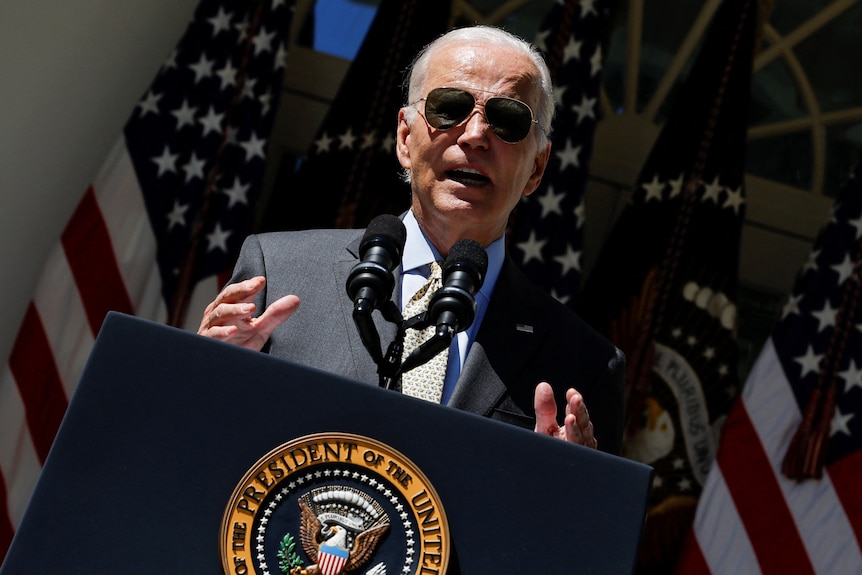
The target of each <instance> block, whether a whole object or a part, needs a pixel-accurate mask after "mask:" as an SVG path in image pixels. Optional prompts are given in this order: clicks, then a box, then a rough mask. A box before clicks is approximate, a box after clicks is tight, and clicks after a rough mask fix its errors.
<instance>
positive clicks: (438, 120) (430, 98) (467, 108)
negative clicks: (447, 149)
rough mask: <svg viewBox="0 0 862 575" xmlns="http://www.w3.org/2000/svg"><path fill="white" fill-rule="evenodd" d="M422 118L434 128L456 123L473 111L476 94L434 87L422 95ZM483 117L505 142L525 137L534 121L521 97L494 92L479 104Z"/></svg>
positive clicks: (511, 142)
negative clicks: (516, 97)
mask: <svg viewBox="0 0 862 575" xmlns="http://www.w3.org/2000/svg"><path fill="white" fill-rule="evenodd" d="M423 100H424V101H425V114H424V117H425V121H426V122H428V125H429V126H431V127H432V128H434V129H436V130H448V129H450V128H454V127H455V126H457V125H459V124H460V123H461V122H463V121H464V120H466V119H467V118H468V117H470V115H471V114H472V113H473V110H474V109H475V108H476V98H475V97H474V96H473V94H471V93H470V92H468V91H466V90H462V89H461V88H434V89H433V90H431V91H430V92H428V95H427V96H425V97H424V98H420V99H419V101H420V102H421V101H423ZM482 107H483V108H484V111H483V115H484V116H485V121H486V122H487V123H488V125H489V126H490V127H491V130H492V131H493V132H494V133H495V134H497V137H498V138H500V139H501V140H503V141H504V142H506V143H508V144H517V143H518V142H520V141H521V140H523V139H524V138H526V137H527V135H528V134H529V133H530V128H532V127H533V124H536V125H538V124H539V121H538V120H535V119H533V110H531V109H530V107H529V106H528V105H527V104H525V103H524V102H521V101H520V100H516V99H514V98H507V97H505V96H493V97H491V98H488V99H487V100H485V103H484V104H483V106H482Z"/></svg>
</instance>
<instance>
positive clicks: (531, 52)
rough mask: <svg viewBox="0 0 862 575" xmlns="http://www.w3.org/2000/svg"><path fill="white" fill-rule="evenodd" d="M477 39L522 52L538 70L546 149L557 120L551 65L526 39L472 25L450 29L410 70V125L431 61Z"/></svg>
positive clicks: (538, 114)
mask: <svg viewBox="0 0 862 575" xmlns="http://www.w3.org/2000/svg"><path fill="white" fill-rule="evenodd" d="M477 40H478V41H481V42H482V43H484V44H487V45H491V46H497V47H503V48H512V49H515V50H517V51H519V52H522V53H523V54H525V55H526V56H528V57H529V58H530V60H532V62H533V64H534V65H535V66H536V70H537V71H538V73H539V83H540V86H539V87H540V88H541V94H540V98H539V105H538V109H537V110H536V111H535V114H536V119H537V120H538V121H539V127H540V128H541V129H540V130H538V132H539V136H538V138H539V139H538V142H539V145H540V147H541V146H544V145H545V144H546V143H547V142H548V137H549V136H550V134H551V122H552V121H553V119H554V90H553V84H552V83H551V72H550V71H549V70H548V65H547V64H546V63H545V59H544V57H543V56H542V53H541V52H539V50H538V48H536V47H535V46H533V45H532V44H530V43H529V42H527V41H526V40H524V39H523V38H519V37H518V36H515V35H514V34H511V33H509V32H506V31H505V30H502V29H500V28H495V27H493V26H470V27H467V28H456V29H455V30H450V31H449V32H447V33H446V34H443V35H442V36H440V37H439V38H437V39H436V40H434V41H433V42H431V43H430V44H428V45H427V46H425V47H424V48H423V49H422V50H421V51H420V52H419V54H418V55H417V56H416V58H415V59H414V60H413V63H412V64H411V65H410V68H409V69H408V72H407V78H406V81H405V85H406V88H407V103H406V104H405V108H406V110H405V115H406V117H407V122H408V123H412V122H413V120H414V119H415V117H416V113H417V110H416V108H414V107H413V106H411V104H413V103H415V102H417V101H418V100H419V99H420V98H422V97H423V96H425V94H422V93H420V90H422V88H423V86H424V84H425V79H426V77H427V75H428V63H429V61H430V60H431V56H433V55H434V53H435V52H437V51H438V50H440V49H441V48H444V47H446V46H449V45H450V44H456V43H458V42H465V41H470V42H475V41H477Z"/></svg>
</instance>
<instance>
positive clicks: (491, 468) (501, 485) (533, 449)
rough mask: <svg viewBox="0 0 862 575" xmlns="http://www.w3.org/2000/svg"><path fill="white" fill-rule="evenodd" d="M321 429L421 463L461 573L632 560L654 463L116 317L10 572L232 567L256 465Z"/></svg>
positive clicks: (628, 566) (0, 570)
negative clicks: (235, 533)
mask: <svg viewBox="0 0 862 575" xmlns="http://www.w3.org/2000/svg"><path fill="white" fill-rule="evenodd" d="M321 433H339V434H342V433H343V434H356V435H360V436H363V437H368V438H373V440H375V441H379V442H381V443H382V444H385V445H387V446H389V447H391V448H392V449H394V450H397V451H398V452H400V453H401V454H403V455H404V456H405V457H407V458H409V460H410V461H412V462H413V463H414V464H415V465H416V466H417V467H418V468H419V469H421V471H422V472H423V473H424V474H425V477H426V478H427V480H428V481H429V482H430V483H431V484H432V485H433V487H434V488H435V489H436V493H437V495H438V496H439V500H440V502H441V503H442V506H443V508H444V509H445V514H446V518H447V520H448V527H449V535H450V541H451V550H452V557H451V559H450V560H449V570H448V572H449V573H463V574H469V575H487V574H489V573H495V574H505V573H513V574H514V573H518V574H521V573H550V574H558V573H596V574H602V575H604V574H616V573H631V572H632V571H633V568H634V565H635V559H636V554H637V547H638V544H639V539H640V534H641V530H642V527H643V524H644V520H645V516H646V503H647V495H648V490H649V484H650V480H651V474H652V470H651V468H649V467H647V466H645V465H641V464H638V463H635V462H632V461H628V460H625V459H623V458H619V457H614V456H611V455H608V454H605V453H601V452H597V451H593V450H589V449H586V448H583V447H580V446H575V445H569V444H566V443H565V442H562V441H558V440H554V439H551V438H548V437H542V436H539V435H537V434H534V433H531V432H528V431H525V430H522V429H519V428H516V427H513V426H509V425H506V424H502V423H498V422H495V421H491V420H488V419H485V418H482V417H479V416H475V415H473V414H469V413H465V412H461V411H459V410H455V409H451V408H447V407H441V406H438V405H432V404H428V403H426V402H423V401H419V400H416V399H413V398H409V397H404V396H402V395H400V394H398V393H395V392H392V391H388V390H384V389H381V388H378V387H375V386H372V385H367V384H362V383H357V382H354V381H350V380H347V379H344V378H340V377H337V376H334V375H332V374H328V373H324V372H321V371H316V370H312V369H309V368H306V367H303V366H299V365H295V364H292V363H289V362H285V361H282V360H279V359H276V358H272V357H270V356H267V355H265V354H261V353H257V352H250V351H248V350H244V349H240V348H237V347H235V346H231V345H228V344H223V343H221V342H218V341H213V340H209V339H206V338H202V337H199V336H197V335H194V334H190V333H187V332H183V331H181V330H178V329H174V328H169V327H165V326H162V325H159V324H155V323H151V322H147V321H144V320H140V319H136V318H132V317H129V316H124V315H121V314H116V313H112V314H109V316H108V317H107V318H106V321H105V323H104V326H103V327H102V330H101V332H100V334H99V337H98V338H97V341H96V345H95V348H94V349H93V352H92V354H91V356H90V359H89V361H88V363H87V366H86V369H85V372H84V375H83V377H82V379H81V382H80V383H79V385H78V388H77V390H76V392H75V394H74V396H73V398H72V400H71V402H70V405H69V409H68V411H67V413H66V416H65V419H64V420H63V423H62V425H61V427H60V430H59V432H58V434H57V438H56V440H55V443H54V446H53V448H52V450H51V453H50V455H49V457H48V459H47V461H46V463H45V466H44V469H43V471H42V474H41V476H40V478H39V481H38V484H37V486H36V489H35V492H34V494H33V497H32V500H31V502H30V504H29V506H28V508H27V511H26V513H25V516H24V518H23V521H22V523H21V525H20V527H19V529H18V531H17V532H16V535H15V538H14V540H13V542H12V545H11V547H10V549H9V552H8V554H7V556H6V559H5V561H4V563H3V564H2V567H0V575H24V574H60V573H62V574H65V575H71V574H77V573H80V574H88V575H93V574H106V575H108V574H110V575H115V574H118V573H123V574H126V575H132V574H152V573H182V574H196V573H201V574H212V575H218V574H220V573H223V572H224V570H223V567H222V560H221V555H220V529H221V524H222V521H223V516H224V514H225V509H226V507H227V505H228V502H229V500H230V499H231V496H232V494H233V493H234V491H235V489H236V488H237V485H238V484H239V483H240V480H241V479H242V478H243V476H244V474H246V473H247V471H248V470H249V469H250V468H252V467H253V466H254V465H255V463H256V462H257V461H258V460H259V459H260V458H261V457H262V456H263V455H264V454H267V453H268V452H270V451H271V450H273V449H275V448H277V447H278V446H279V445H282V444H284V443H285V442H289V441H291V440H293V439H295V438H299V437H304V436H308V435H310V434H321ZM239 571H241V569H238V571H237V572H239ZM268 572H270V573H272V574H273V575H281V571H279V570H278V568H277V567H276V566H274V565H271V566H270V570H269V571H268ZM354 572H355V573H363V574H364V573H366V570H364V569H357V570H355V571H354ZM418 572H419V571H417V573H418ZM390 575H392V574H391V572H390Z"/></svg>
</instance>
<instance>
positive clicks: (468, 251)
mask: <svg viewBox="0 0 862 575" xmlns="http://www.w3.org/2000/svg"><path fill="white" fill-rule="evenodd" d="M456 269H463V270H465V271H470V272H472V273H474V274H476V273H477V274H478V277H477V278H476V283H477V285H476V290H477V291H478V290H479V288H480V287H482V282H483V281H484V279H485V273H486V272H487V271H488V253H487V252H486V251H485V248H483V247H482V244H480V243H479V242H477V241H475V240H458V241H457V242H455V244H454V245H453V246H452V249H450V250H449V255H448V256H447V257H446V261H445V262H444V263H443V275H444V277H445V276H446V275H447V274H448V273H450V272H452V271H454V270H456Z"/></svg>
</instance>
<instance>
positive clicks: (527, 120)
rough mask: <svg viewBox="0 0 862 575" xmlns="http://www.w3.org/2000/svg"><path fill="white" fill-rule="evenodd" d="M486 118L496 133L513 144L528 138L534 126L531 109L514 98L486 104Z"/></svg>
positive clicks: (491, 100)
mask: <svg viewBox="0 0 862 575" xmlns="http://www.w3.org/2000/svg"><path fill="white" fill-rule="evenodd" d="M485 117H486V119H487V120H488V124H489V125H490V126H491V129H492V130H494V133H495V134H497V136H498V137H499V138H500V139H501V140H503V141H504V142H509V143H512V144H513V143H515V142H520V141H521V140H523V139H524V138H526V137H527V134H529V133H530V128H531V127H532V125H533V114H532V112H530V108H528V107H527V105H526V104H524V103H523V102H519V101H518V100H513V99H512V98H500V97H494V98H490V99H489V100H488V101H487V102H485Z"/></svg>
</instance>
